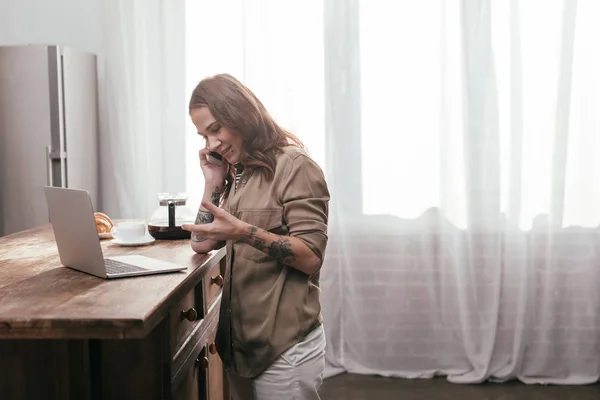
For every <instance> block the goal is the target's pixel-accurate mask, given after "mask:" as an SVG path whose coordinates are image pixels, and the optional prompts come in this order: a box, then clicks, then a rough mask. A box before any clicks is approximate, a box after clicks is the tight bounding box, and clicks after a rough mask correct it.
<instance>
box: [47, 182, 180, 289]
mask: <svg viewBox="0 0 600 400" xmlns="http://www.w3.org/2000/svg"><path fill="white" fill-rule="evenodd" d="M44 193H45V194H46V202H47V204H48V213H49V215H50V223H51V224H52V229H53V230H54V237H55V240H56V246H57V247H58V255H59V256H60V262H61V263H62V264H63V265H65V266H67V267H69V268H72V269H75V270H78V271H81V272H85V273H88V274H90V275H95V276H97V277H100V278H105V279H112V278H125V277H129V276H140V275H151V274H161V273H165V272H175V271H181V270H184V269H186V268H187V267H185V266H183V265H179V264H173V263H170V262H166V261H161V260H156V259H154V258H150V257H145V256H141V255H136V254H128V255H124V256H115V257H109V258H104V255H103V254H102V246H101V245H100V238H99V237H98V232H97V231H96V222H95V220H94V209H93V206H92V199H91V198H90V194H89V193H88V192H87V191H86V190H78V189H65V188H59V187H50V186H46V187H45V188H44Z"/></svg>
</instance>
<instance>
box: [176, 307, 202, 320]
mask: <svg viewBox="0 0 600 400" xmlns="http://www.w3.org/2000/svg"><path fill="white" fill-rule="evenodd" d="M180 316H181V320H182V321H183V320H184V319H187V320H188V321H190V322H194V321H195V320H196V319H198V312H197V311H196V309H195V308H190V309H189V310H187V311H185V310H181V314H180Z"/></svg>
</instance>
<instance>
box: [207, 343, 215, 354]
mask: <svg viewBox="0 0 600 400" xmlns="http://www.w3.org/2000/svg"><path fill="white" fill-rule="evenodd" d="M208 351H210V354H217V346H215V344H214V343H211V344H209V345H208Z"/></svg>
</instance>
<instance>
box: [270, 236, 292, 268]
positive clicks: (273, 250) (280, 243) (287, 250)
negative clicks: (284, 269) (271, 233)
mask: <svg viewBox="0 0 600 400" xmlns="http://www.w3.org/2000/svg"><path fill="white" fill-rule="evenodd" d="M269 255H270V256H271V257H273V258H275V259H277V260H280V261H282V262H283V263H285V264H288V263H291V262H292V261H294V260H296V255H295V254H294V252H293V251H292V242H290V239H288V238H286V237H284V236H279V237H278V238H277V240H275V241H273V242H272V243H271V244H270V245H269Z"/></svg>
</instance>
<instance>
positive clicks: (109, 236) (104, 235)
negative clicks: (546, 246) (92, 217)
mask: <svg viewBox="0 0 600 400" xmlns="http://www.w3.org/2000/svg"><path fill="white" fill-rule="evenodd" d="M98 237H99V238H100V239H112V234H111V233H110V232H107V233H99V234H98Z"/></svg>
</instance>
